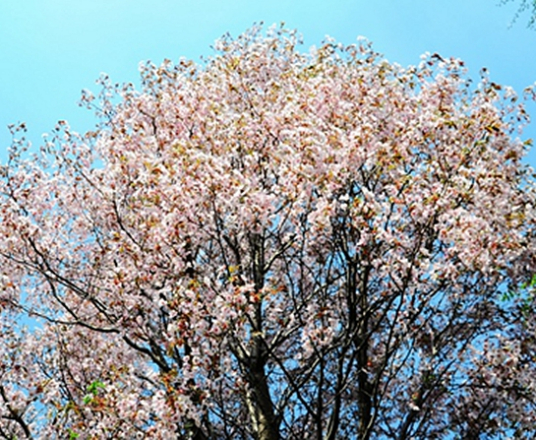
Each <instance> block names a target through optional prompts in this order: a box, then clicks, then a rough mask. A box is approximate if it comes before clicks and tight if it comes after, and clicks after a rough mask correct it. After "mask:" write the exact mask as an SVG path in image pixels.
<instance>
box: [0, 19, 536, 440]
mask: <svg viewBox="0 0 536 440" xmlns="http://www.w3.org/2000/svg"><path fill="white" fill-rule="evenodd" d="M298 44H299V38H298V37H297V36H296V34H295V33H294V32H289V31H286V30H285V29H284V28H272V29H270V30H269V31H267V32H264V31H263V30H262V29H261V28H259V27H255V28H253V29H251V30H249V31H248V32H246V33H245V34H243V35H242V36H240V37H238V38H236V39H233V38H231V37H229V36H225V37H223V38H222V39H220V40H219V41H218V42H217V43H216V44H215V50H216V53H215V55H214V56H213V57H211V58H210V59H207V60H205V61H204V62H203V63H201V64H195V63H193V62H191V61H187V60H181V61H180V62H178V63H177V64H173V63H171V62H170V61H165V62H164V63H163V64H162V65H161V66H155V65H153V64H150V63H149V64H145V65H143V66H142V68H141V89H140V90H139V91H137V90H136V89H135V88H134V87H133V86H132V85H129V84H127V85H114V84H112V83H111V82H110V81H109V80H108V79H107V78H106V77H103V78H101V85H102V93H101V95H100V97H99V98H94V97H93V96H92V95H91V94H90V93H85V94H84V96H83V99H82V103H83V104H84V105H87V106H88V107H91V108H95V109H96V110H97V113H98V114H99V116H100V121H101V122H100V123H99V125H98V126H97V128H96V129H95V130H94V131H92V132H89V133H86V134H83V135H81V134H77V133H75V132H73V131H72V130H71V129H70V128H69V126H68V124H67V123H66V122H64V121H60V122H59V123H58V125H57V127H56V129H55V130H54V132H53V133H52V134H51V135H50V136H49V137H48V138H46V139H45V142H44V144H43V146H42V148H41V149H40V150H39V151H32V149H31V148H28V145H27V143H26V142H25V140H24V136H23V135H24V133H23V131H24V127H23V126H20V127H12V131H13V136H14V141H13V145H12V148H11V152H10V157H9V161H8V162H7V163H6V164H5V165H3V166H2V168H1V174H2V180H1V183H0V193H1V199H0V216H1V222H0V258H1V266H0V284H1V289H0V305H1V321H0V331H1V333H2V341H3V342H2V345H1V346H0V351H1V361H0V362H1V363H0V437H1V438H5V439H15V438H17V439H21V438H32V439H34V438H35V439H37V438H42V439H54V438H58V439H59V438H62V439H63V438H69V439H134V438H151V439H171V438H176V439H258V440H275V439H280V438H289V439H292V438H293V439H304V438H317V439H326V440H334V439H343V438H344V439H346V438H357V439H360V440H365V439H373V438H375V439H387V438H389V439H393V438H395V439H407V438H414V439H434V438H474V439H476V438H484V437H485V438H508V437H509V436H516V438H533V436H534V435H535V434H536V416H535V414H536V401H535V398H536V380H535V379H534V378H535V377H536V362H535V361H536V358H535V354H534V353H535V349H536V328H535V326H534V322H533V321H534V320H533V316H534V308H535V303H534V301H533V291H534V283H532V284H531V280H532V276H533V273H534V268H535V265H536V260H535V246H534V243H535V231H536V228H535V226H536V224H535V221H536V217H535V192H534V187H533V181H532V176H531V170H530V169H529V168H528V167H527V166H525V165H524V164H523V157H524V154H525V152H526V150H527V148H528V146H529V144H530V142H529V141H525V142H523V141H522V140H519V138H518V136H519V134H518V132H519V130H520V127H522V126H523V125H524V124H525V123H526V122H527V120H528V117H527V115H526V113H525V111H524V109H523V105H522V104H521V103H519V102H518V101H517V97H516V95H515V94H514V93H513V91H512V90H511V89H510V88H508V87H503V86H500V85H498V84H495V83H494V82H492V81H491V80H490V79H489V78H488V77H487V76H486V75H482V78H481V81H480V83H479V84H476V85H475V84H472V83H471V80H470V79H469V77H468V75H467V73H466V72H465V69H464V65H463V62H461V61H460V60H456V59H449V60H446V59H443V58H441V57H439V56H438V55H425V56H423V57H422V60H421V62H420V63H419V64H418V65H416V66H410V67H408V68H402V67H401V66H399V65H396V64H393V63H390V62H388V61H387V60H386V59H384V58H383V57H382V56H380V55H379V54H377V53H375V52H374V51H373V49H372V47H371V45H370V44H369V43H367V42H366V41H360V42H359V44H357V45H352V46H348V47H345V46H342V45H340V44H337V43H336V42H334V41H326V42H324V43H323V44H322V45H321V46H320V47H319V48H316V49H315V48H313V49H311V51H310V52H309V53H302V52H300V51H299V50H298ZM529 92H530V91H529Z"/></svg>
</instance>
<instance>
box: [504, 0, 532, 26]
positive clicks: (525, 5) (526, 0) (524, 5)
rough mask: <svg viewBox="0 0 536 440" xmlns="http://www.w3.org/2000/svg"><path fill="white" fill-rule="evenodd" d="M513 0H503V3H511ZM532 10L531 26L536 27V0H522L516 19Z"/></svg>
mask: <svg viewBox="0 0 536 440" xmlns="http://www.w3.org/2000/svg"><path fill="white" fill-rule="evenodd" d="M512 1H513V0H501V4H502V5H505V4H506V3H511V2H512ZM527 10H530V18H529V27H531V28H534V25H535V23H536V1H535V0H521V4H520V5H519V9H518V10H517V13H516V15H515V17H514V21H515V20H517V19H518V18H519V16H520V15H521V14H523V13H524V12H525V11H527Z"/></svg>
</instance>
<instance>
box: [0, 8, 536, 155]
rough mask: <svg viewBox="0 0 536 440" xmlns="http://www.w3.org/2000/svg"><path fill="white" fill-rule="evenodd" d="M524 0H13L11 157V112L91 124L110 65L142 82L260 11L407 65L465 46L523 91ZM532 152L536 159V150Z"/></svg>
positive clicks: (313, 38)
mask: <svg viewBox="0 0 536 440" xmlns="http://www.w3.org/2000/svg"><path fill="white" fill-rule="evenodd" d="M519 1H520V0H519ZM519 1H517V0H516V1H515V2H514V3H511V4H508V5H505V6H498V3H499V0H329V1H328V0H323V1H314V0H309V1H305V0H292V1H282V0H262V1H260V0H249V1H248V0H232V1H230V0H219V1H213V0H1V1H0V159H4V158H5V156H6V155H5V153H6V150H7V148H8V146H9V144H10V134H9V132H8V130H7V125H8V124H9V123H14V122H18V121H25V122H26V123H27V125H28V127H29V138H30V139H31V140H32V141H33V142H34V143H39V141H40V139H41V134H42V133H44V132H47V131H50V130H51V129H52V128H53V127H54V125H55V123H56V121H58V120H60V119H66V120H68V121H69V122H70V124H71V126H72V127H73V128H74V129H75V130H77V131H80V132H84V131H86V130H90V129H91V128H92V124H93V123H94V119H93V117H92V115H91V112H90V111H88V110H84V109H81V108H79V107H78V106H77V101H78V99H79V97H80V92H81V90H82V89H90V90H92V91H94V92H97V91H98V86H97V85H96V84H95V80H96V79H97V78H98V76H99V75H100V73H101V72H105V73H107V74H109V75H110V76H111V78H112V80H113V81H114V82H126V81H136V79H137V68H138V64H139V63H140V61H145V60H152V61H153V62H155V63H160V62H161V61H162V60H163V59H164V58H169V59H172V60H178V59H179V58H180V57H186V58H190V59H194V60H198V59H199V57H200V56H202V55H204V56H207V55H211V54H212V50H211V49H210V45H211V44H212V43H213V42H214V40H215V39H217V38H218V37H220V36H221V35H222V34H223V33H225V32H230V33H231V34H232V35H238V34H240V33H242V32H243V31H245V30H246V29H247V28H249V27H251V25H252V24H253V23H256V22H260V21H263V22H264V23H266V24H272V23H279V22H281V21H284V22H285V23H286V24H287V27H289V28H296V29H298V31H299V32H300V33H301V34H302V35H303V37H304V41H305V46H304V50H306V49H307V47H308V46H310V45H312V44H318V43H320V42H321V40H322V39H323V38H324V36H326V35H330V36H332V37H334V38H335V39H337V40H338V41H340V42H342V43H345V44H351V43H354V42H355V41H356V37H357V36H359V35H362V36H365V37H366V38H368V39H369V40H370V41H372V42H373V45H374V48H375V49H376V50H377V51H379V52H381V53H383V54H384V55H385V57H386V58H387V59H388V60H390V61H396V62H398V63H400V64H402V65H408V64H416V63H418V62H419V56H420V55H421V54H422V53H424V52H426V51H428V52H431V53H434V52H438V53H439V54H441V55H443V56H445V57H450V56H454V57H457V58H461V59H463V60H464V61H465V62H466V65H467V66H468V68H469V70H470V75H471V76H472V77H473V78H474V79H475V80H477V79H478V77H479V70H480V69H481V68H482V67H487V68H488V70H489V72H490V76H491V78H492V80H493V81H495V82H497V83H501V84H506V85H510V86H512V87H514V89H516V90H517V91H518V93H521V92H522V90H523V88H525V87H526V86H528V85H530V84H533V83H534V82H535V81H536V30H529V29H527V27H526V24H527V22H528V17H527V16H521V17H520V18H519V20H518V21H517V22H516V23H515V24H513V25H512V26H510V24H511V22H512V19H513V17H514V15H515V12H516V6H517V5H518V4H519ZM528 110H529V113H531V114H532V115H533V119H534V122H533V123H532V124H531V125H530V126H529V127H528V129H527V130H526V131H525V136H524V137H533V138H536V105H534V104H530V105H529V106H528ZM530 158H531V159H530V161H531V163H532V165H536V154H534V153H533V154H531V156H530Z"/></svg>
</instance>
